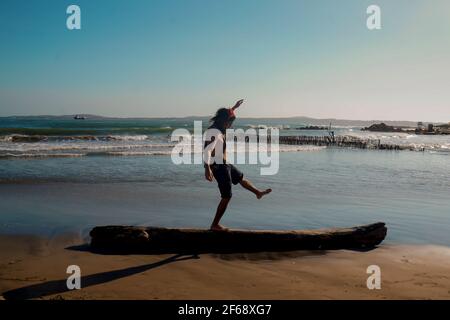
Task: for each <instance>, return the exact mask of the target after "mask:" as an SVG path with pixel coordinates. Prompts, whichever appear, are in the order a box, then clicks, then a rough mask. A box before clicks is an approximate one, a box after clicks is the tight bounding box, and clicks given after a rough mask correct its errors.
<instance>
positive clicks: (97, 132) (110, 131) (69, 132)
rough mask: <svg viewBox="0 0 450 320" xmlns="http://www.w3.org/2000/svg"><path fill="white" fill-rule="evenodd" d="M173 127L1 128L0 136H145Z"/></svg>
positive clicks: (165, 131)
mask: <svg viewBox="0 0 450 320" xmlns="http://www.w3.org/2000/svg"><path fill="white" fill-rule="evenodd" d="M170 131H172V127H169V126H164V127H111V128H0V135H2V136H5V135H29V136H77V135H78V136H101V135H106V136H108V135H119V134H129V135H145V134H158V133H168V132H170Z"/></svg>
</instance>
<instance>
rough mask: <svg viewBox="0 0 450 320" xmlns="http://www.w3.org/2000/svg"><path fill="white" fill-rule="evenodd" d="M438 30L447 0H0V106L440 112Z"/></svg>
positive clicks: (446, 31)
mask: <svg viewBox="0 0 450 320" xmlns="http://www.w3.org/2000/svg"><path fill="white" fill-rule="evenodd" d="M69 4H77V5H79V6H80V7H81V11H82V12H81V14H82V29H81V30H78V31H69V30H67V28H66V18H67V14H66V8H67V6H68V5H69ZM370 4H378V5H379V6H380V7H381V10H382V30H378V31H369V30H368V29H367V28H366V17H367V15H366V8H367V6H368V5H370ZM449 39H450V1H448V0H433V1H425V0H420V1H419V0H372V1H365V0H342V1H336V0H321V1H317V0H316V1H313V0H303V1H302V0H239V1H238V0H130V1H125V0H120V1H119V0H108V1H106V0H72V1H65V0H53V1H52V0H2V1H0V40H1V42H0V43H1V50H0V116H8V115H31V114H33V115H36V114H74V113H93V114H101V115H107V116H155V117H156V116H187V115H209V114H211V113H212V112H213V111H214V109H216V108H217V107H220V106H227V105H230V104H232V103H233V102H234V100H237V99H239V98H245V99H247V103H246V104H245V105H244V106H243V107H242V109H241V110H240V115H241V116H255V117H257V116H262V117H284V116H300V115H304V116H312V117H336V118H347V119H386V120H391V119H392V120H423V121H450V90H449V88H450V75H449V71H450V59H449V57H450V41H449Z"/></svg>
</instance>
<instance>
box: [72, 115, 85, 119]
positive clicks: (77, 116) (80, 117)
mask: <svg viewBox="0 0 450 320" xmlns="http://www.w3.org/2000/svg"><path fill="white" fill-rule="evenodd" d="M73 118H74V119H75V120H86V117H85V116H81V115H79V114H77V115H76V116H75V117H73Z"/></svg>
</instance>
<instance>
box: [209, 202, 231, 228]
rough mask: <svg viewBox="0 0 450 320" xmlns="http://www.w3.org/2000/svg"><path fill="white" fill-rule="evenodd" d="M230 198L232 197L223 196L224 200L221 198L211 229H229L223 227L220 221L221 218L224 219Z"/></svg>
mask: <svg viewBox="0 0 450 320" xmlns="http://www.w3.org/2000/svg"><path fill="white" fill-rule="evenodd" d="M230 199H231V198H222V200H220V202H219V205H218V206H217V211H216V216H215V217H214V221H213V223H212V224H211V227H210V229H211V230H227V228H224V227H222V226H221V225H220V224H219V222H220V219H222V216H223V214H224V213H225V210H227V207H228V203H229V202H230Z"/></svg>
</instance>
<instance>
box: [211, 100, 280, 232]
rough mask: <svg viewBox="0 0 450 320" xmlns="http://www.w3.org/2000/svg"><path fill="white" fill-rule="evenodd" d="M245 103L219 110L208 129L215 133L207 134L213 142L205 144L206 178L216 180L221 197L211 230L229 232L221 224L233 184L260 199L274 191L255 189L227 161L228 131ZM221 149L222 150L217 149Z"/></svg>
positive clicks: (237, 103) (240, 101) (240, 102)
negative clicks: (212, 160) (238, 109)
mask: <svg viewBox="0 0 450 320" xmlns="http://www.w3.org/2000/svg"><path fill="white" fill-rule="evenodd" d="M243 102H244V100H239V101H238V102H236V104H235V105H234V106H233V107H232V108H221V109H219V110H217V112H216V114H215V116H214V117H212V118H211V122H212V124H211V126H210V127H209V128H208V130H214V133H211V134H207V136H210V137H211V141H206V142H205V151H204V152H205V159H206V161H205V163H204V167H205V178H206V180H208V181H213V177H214V178H215V179H216V181H217V185H218V187H219V191H220V195H221V200H220V202H219V205H218V207H217V211H216V215H215V217H214V220H213V222H212V224H211V230H216V231H217V230H221V231H226V230H227V228H225V227H223V226H221V225H220V224H219V222H220V219H221V218H222V216H223V214H224V213H225V210H226V209H227V206H228V203H229V202H230V200H231V196H232V192H231V187H232V184H234V185H236V184H238V183H239V184H240V185H241V186H243V187H244V188H245V189H247V190H249V191H251V192H253V193H254V194H255V195H256V197H257V198H258V199H261V198H262V197H263V196H264V195H266V194H268V193H270V192H271V191H272V189H266V190H264V191H261V190H259V189H257V188H255V186H253V184H252V183H251V182H250V181H249V180H247V179H245V178H244V174H243V173H242V172H241V171H239V169H237V168H236V167H235V166H234V165H232V164H230V163H227V161H226V136H225V134H226V130H227V129H229V128H230V127H231V125H232V124H233V121H234V120H235V119H236V115H235V110H236V109H237V108H239V106H240V105H241V104H242V103H243ZM220 147H222V148H221V149H217V148H220ZM217 150H219V153H221V157H219V158H217V156H219V154H218V152H216V151H217ZM220 151H221V152H220ZM212 157H214V162H212V163H211V158H212Z"/></svg>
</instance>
